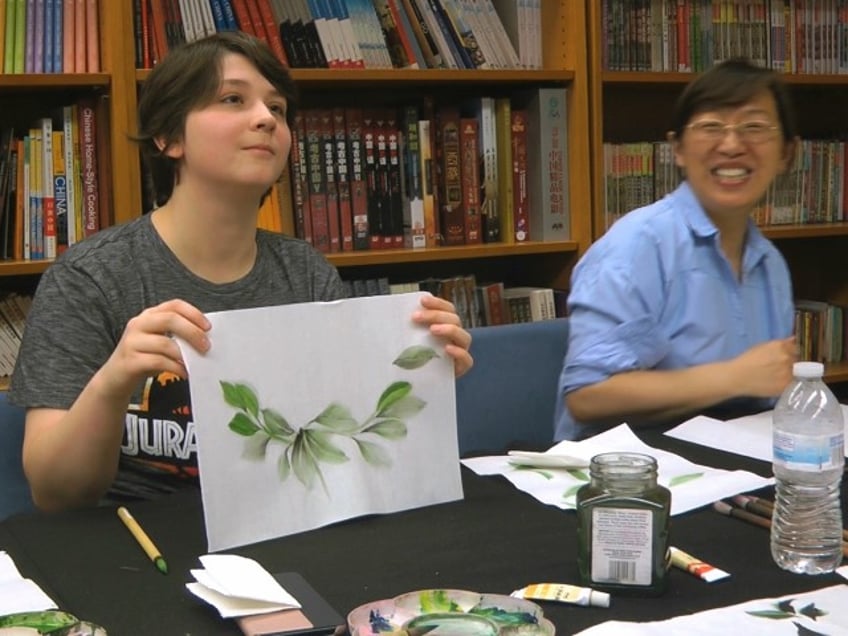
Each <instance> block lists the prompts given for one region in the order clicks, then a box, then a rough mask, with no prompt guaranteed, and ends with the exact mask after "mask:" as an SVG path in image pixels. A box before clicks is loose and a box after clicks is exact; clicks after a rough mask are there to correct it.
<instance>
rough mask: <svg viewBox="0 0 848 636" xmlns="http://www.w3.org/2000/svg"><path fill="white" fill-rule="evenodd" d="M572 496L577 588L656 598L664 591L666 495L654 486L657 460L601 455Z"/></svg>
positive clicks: (668, 497) (668, 500)
mask: <svg viewBox="0 0 848 636" xmlns="http://www.w3.org/2000/svg"><path fill="white" fill-rule="evenodd" d="M589 473H590V481H589V483H588V484H586V485H584V486H583V487H582V488H580V490H578V491H577V542H578V547H577V567H578V569H579V572H580V580H581V583H582V584H583V585H585V586H587V587H592V588H594V589H597V590H603V591H606V592H613V593H630V594H638V595H645V596H659V595H660V594H663V593H664V592H665V591H666V588H667V586H668V567H669V550H668V547H669V542H668V540H669V537H668V526H669V516H670V511H671V493H670V492H669V490H668V488H666V487H665V486H660V485H658V484H657V460H655V459H654V458H653V457H651V456H650V455H643V454H641V453H628V452H619V453H602V454H600V455H595V456H594V457H593V458H592V461H591V463H590V465H589Z"/></svg>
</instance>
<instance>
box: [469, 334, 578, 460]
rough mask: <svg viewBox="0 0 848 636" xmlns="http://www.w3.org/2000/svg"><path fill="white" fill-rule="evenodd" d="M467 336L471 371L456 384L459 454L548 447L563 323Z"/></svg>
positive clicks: (565, 339) (564, 343) (562, 355)
mask: <svg viewBox="0 0 848 636" xmlns="http://www.w3.org/2000/svg"><path fill="white" fill-rule="evenodd" d="M470 331H471V335H472V337H473V340H472V342H471V349H470V351H471V355H472V356H473V357H474V367H473V368H472V369H471V371H469V372H468V373H466V374H465V375H464V376H463V377H461V378H459V379H458V380H457V383H456V415H457V429H458V435H459V452H460V454H461V455H467V454H470V453H478V454H479V453H481V452H482V453H485V452H493V453H502V452H503V451H505V450H507V449H508V448H510V447H519V446H524V447H530V448H541V449H546V448H548V447H549V446H551V444H553V434H554V408H555V406H556V399H557V398H556V394H557V384H558V381H559V375H560V371H561V370H562V363H563V360H564V358H565V351H566V349H567V347H568V319H566V318H557V319H556V320H543V321H539V322H524V323H516V324H511V325H498V326H493V327H478V328H474V329H471V330H470Z"/></svg>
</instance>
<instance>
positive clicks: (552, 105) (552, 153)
mask: <svg viewBox="0 0 848 636" xmlns="http://www.w3.org/2000/svg"><path fill="white" fill-rule="evenodd" d="M566 115H567V110H566V89H565V88H539V89H536V91H535V93H534V95H533V98H532V99H531V102H530V107H529V108H528V113H527V117H528V120H527V135H528V136H527V149H528V162H527V164H528V165H527V173H528V175H529V178H530V179H531V181H530V192H531V193H532V194H531V195H530V201H529V209H530V239H531V240H534V241H565V240H568V239H569V237H570V235H571V222H570V217H569V208H568V153H567V140H568V131H567V120H566Z"/></svg>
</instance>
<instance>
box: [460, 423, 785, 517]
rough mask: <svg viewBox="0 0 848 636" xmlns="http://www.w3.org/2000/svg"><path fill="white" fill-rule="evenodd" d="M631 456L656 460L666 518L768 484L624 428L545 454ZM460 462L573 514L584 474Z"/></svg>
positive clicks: (504, 461) (493, 460)
mask: <svg viewBox="0 0 848 636" xmlns="http://www.w3.org/2000/svg"><path fill="white" fill-rule="evenodd" d="M609 451H633V452H638V453H646V454H648V455H651V456H652V457H654V458H655V459H656V460H657V465H658V477H657V481H658V482H659V483H660V484H662V485H664V486H666V487H667V488H669V489H670V490H671V514H672V515H677V514H680V513H683V512H687V511H689V510H693V509H695V508H700V507H701V506H706V505H708V504H711V503H712V502H714V501H716V500H718V499H722V498H724V497H730V496H732V495H736V494H739V493H741V492H747V491H749V490H756V489H757V488H762V487H764V486H768V485H769V484H772V483H774V480H773V479H766V478H764V477H759V476H758V475H754V474H753V473H749V472H746V471H740V470H737V471H728V470H720V469H718V468H710V467H709V466H701V465H699V464H693V463H692V462H690V461H688V460H686V459H684V458H682V457H680V456H679V455H675V454H674V453H669V452H667V451H664V450H660V449H657V448H652V447H651V446H648V445H647V444H645V443H644V442H642V441H641V440H640V439H639V438H638V437H636V435H635V434H634V433H633V431H631V430H630V427H629V426H627V424H620V425H619V426H617V427H615V428H613V429H610V430H608V431H604V432H603V433H599V434H598V435H595V436H593V437H590V438H588V439H586V440H583V441H581V442H570V441H564V442H560V443H559V444H556V445H555V446H553V447H552V448H551V449H550V450H549V451H547V452H548V453H551V454H560V455H571V456H572V457H577V458H582V459H586V460H589V459H591V458H592V457H593V456H594V455H597V454H598V453H605V452H609ZM462 463H463V464H465V465H466V466H468V467H469V468H471V469H472V470H473V471H474V472H476V473H477V474H478V475H494V474H498V475H504V476H505V477H506V478H507V479H509V481H511V482H512V483H513V484H514V485H515V486H516V487H517V488H519V489H520V490H523V491H525V492H527V493H529V494H531V495H533V496H534V497H535V498H536V499H538V500H539V501H541V502H543V503H546V504H550V505H553V506H558V507H560V508H563V509H565V510H569V509H574V506H575V495H576V494H577V490H578V489H579V488H580V487H581V486H582V485H583V484H585V483H586V482H587V481H588V480H589V471H588V470H587V469H571V470H568V469H556V468H520V467H517V466H513V465H512V464H510V463H509V456H507V455H502V456H494V457H475V458H471V459H464V460H462Z"/></svg>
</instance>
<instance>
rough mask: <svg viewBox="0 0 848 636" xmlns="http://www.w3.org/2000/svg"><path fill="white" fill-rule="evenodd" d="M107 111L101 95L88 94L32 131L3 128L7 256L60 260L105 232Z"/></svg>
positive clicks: (1, 183) (1, 223)
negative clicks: (102, 155) (102, 153)
mask: <svg viewBox="0 0 848 636" xmlns="http://www.w3.org/2000/svg"><path fill="white" fill-rule="evenodd" d="M103 111H105V108H104V107H102V105H101V103H100V101H99V100H98V99H96V98H82V99H80V100H79V101H78V102H77V103H75V104H69V105H67V106H64V107H62V108H61V112H60V113H58V114H57V115H56V116H55V117H42V118H40V119H38V120H37V121H35V122H34V123H33V125H32V126H31V127H30V128H28V129H25V130H17V129H15V128H6V129H0V256H2V258H4V259H16V260H20V259H26V260H30V259H31V260H39V259H52V258H55V257H56V256H57V254H59V253H61V252H62V251H63V250H64V249H66V248H67V247H68V246H69V245H72V244H74V243H75V242H77V241H78V240H81V239H82V238H84V237H86V236H90V235H91V234H93V233H95V232H97V231H98V230H99V229H100V227H101V224H102V219H101V214H102V213H104V212H105V205H104V206H101V203H102V201H101V197H102V195H103V192H102V191H101V187H100V184H101V182H103V181H104V180H103V179H100V178H99V174H98V173H99V170H100V168H99V166H98V154H99V152H98V150H99V149H98V141H97V137H98V135H103V134H105V126H103V123H104V122H102V121H98V118H99V117H102V114H101V113H102V112H103ZM101 143H103V142H101ZM103 163H104V164H107V163H108V161H104V162H103ZM101 207H102V208H103V209H101Z"/></svg>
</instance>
